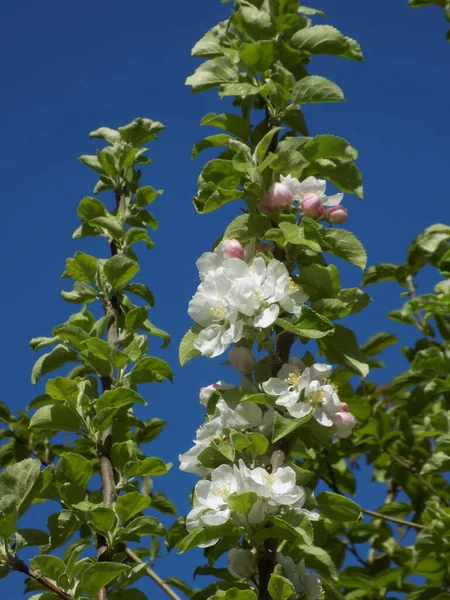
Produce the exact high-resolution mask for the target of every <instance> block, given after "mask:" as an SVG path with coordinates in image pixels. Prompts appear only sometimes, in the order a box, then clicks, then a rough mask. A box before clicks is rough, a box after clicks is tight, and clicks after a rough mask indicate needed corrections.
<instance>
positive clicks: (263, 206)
mask: <svg viewBox="0 0 450 600" xmlns="http://www.w3.org/2000/svg"><path fill="white" fill-rule="evenodd" d="M293 200H294V196H293V195H292V192H291V190H290V189H289V188H288V186H287V185H286V184H284V183H274V184H273V185H272V187H271V188H270V190H269V193H268V194H267V195H266V196H264V198H262V200H261V202H260V204H259V209H260V211H261V212H264V213H266V212H272V211H274V210H277V209H278V208H280V207H282V206H288V205H289V204H292V202H293Z"/></svg>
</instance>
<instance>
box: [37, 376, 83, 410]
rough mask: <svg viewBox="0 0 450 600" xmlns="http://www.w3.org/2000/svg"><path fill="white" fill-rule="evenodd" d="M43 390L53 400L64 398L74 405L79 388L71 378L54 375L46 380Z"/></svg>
mask: <svg viewBox="0 0 450 600" xmlns="http://www.w3.org/2000/svg"><path fill="white" fill-rule="evenodd" d="M45 392H46V394H48V395H49V396H50V398H53V400H65V401H67V402H69V403H70V404H72V405H73V406H75V405H76V402H77V398H78V394H79V392H80V390H79V388H78V385H77V383H76V381H74V380H73V379H68V378H67V377H55V378H54V379H50V380H49V381H47V385H46V386H45Z"/></svg>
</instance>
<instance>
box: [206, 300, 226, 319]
mask: <svg viewBox="0 0 450 600" xmlns="http://www.w3.org/2000/svg"><path fill="white" fill-rule="evenodd" d="M209 312H210V313H211V314H212V316H213V317H217V318H218V319H224V318H225V310H224V309H223V306H221V305H220V304H219V305H217V306H214V307H211V308H210V309H209Z"/></svg>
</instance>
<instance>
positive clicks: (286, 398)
mask: <svg viewBox="0 0 450 600" xmlns="http://www.w3.org/2000/svg"><path fill="white" fill-rule="evenodd" d="M298 398H299V393H298V391H297V390H292V391H287V392H283V393H282V394H280V397H279V398H278V400H276V401H275V404H278V406H286V408H287V409H288V410H289V408H290V407H292V406H295V404H296V403H298Z"/></svg>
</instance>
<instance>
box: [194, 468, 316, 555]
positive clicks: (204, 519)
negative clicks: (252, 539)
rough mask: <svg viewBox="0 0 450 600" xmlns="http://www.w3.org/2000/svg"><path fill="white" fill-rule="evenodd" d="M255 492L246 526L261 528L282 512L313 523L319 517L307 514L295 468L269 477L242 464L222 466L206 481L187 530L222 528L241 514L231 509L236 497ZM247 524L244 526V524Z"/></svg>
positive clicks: (197, 488)
mask: <svg viewBox="0 0 450 600" xmlns="http://www.w3.org/2000/svg"><path fill="white" fill-rule="evenodd" d="M246 492H254V493H256V494H257V500H256V502H255V503H254V504H253V506H252V507H251V510H250V511H249V513H248V515H247V517H246V519H245V523H249V524H250V525H258V524H260V523H262V522H263V521H264V519H265V518H266V516H267V515H273V514H276V513H278V512H280V511H281V510H282V509H284V510H288V511H292V512H295V513H306V514H307V515H308V517H309V518H310V519H314V520H315V519H317V518H318V515H317V514H315V513H311V512H309V511H307V510H305V509H304V508H302V507H303V504H304V502H305V499H306V492H305V490H304V489H303V488H302V487H300V486H298V485H296V482H295V471H294V470H293V469H292V468H291V467H282V468H279V469H278V470H277V471H275V473H268V472H267V471H266V470H265V469H263V468H262V467H256V468H255V469H249V468H248V467H247V466H246V465H245V463H244V462H243V461H242V460H239V466H236V465H233V466H230V465H221V466H220V467H217V469H214V471H213V472H212V473H211V480H207V479H202V480H201V481H199V482H198V483H197V485H196V486H195V490H194V508H192V510H191V511H190V513H189V514H188V515H187V518H186V529H187V530H188V531H193V530H194V529H196V528H197V527H207V526H211V525H222V524H224V523H226V522H227V521H229V520H230V519H231V518H235V519H236V521H237V522H240V521H242V519H241V520H240V517H239V514H238V513H236V512H234V511H233V510H232V508H231V507H230V505H229V499H230V497H231V496H232V495H238V494H244V493H246ZM241 524H243V522H242V523H241ZM217 541H218V540H217V539H213V540H210V541H209V542H207V543H205V544H204V545H203V546H202V547H207V546H213V545H214V544H215V543H216V542H217Z"/></svg>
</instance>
